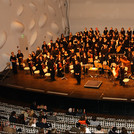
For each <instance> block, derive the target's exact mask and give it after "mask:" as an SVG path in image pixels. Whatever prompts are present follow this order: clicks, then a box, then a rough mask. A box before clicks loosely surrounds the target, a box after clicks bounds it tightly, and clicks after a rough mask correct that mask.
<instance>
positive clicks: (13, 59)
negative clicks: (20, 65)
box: [10, 52, 17, 74]
mask: <svg viewBox="0 0 134 134" xmlns="http://www.w3.org/2000/svg"><path fill="white" fill-rule="evenodd" d="M16 60H17V59H16V56H15V55H14V52H11V56H10V61H11V62H12V70H13V73H14V74H17V64H16Z"/></svg>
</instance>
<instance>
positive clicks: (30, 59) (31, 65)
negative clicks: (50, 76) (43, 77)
mask: <svg viewBox="0 0 134 134" xmlns="http://www.w3.org/2000/svg"><path fill="white" fill-rule="evenodd" d="M27 63H28V66H29V68H30V74H31V75H32V74H33V73H34V72H33V69H32V67H33V66H34V64H33V61H32V56H31V54H29V56H28V58H27Z"/></svg>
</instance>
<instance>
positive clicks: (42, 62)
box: [38, 56, 45, 77]
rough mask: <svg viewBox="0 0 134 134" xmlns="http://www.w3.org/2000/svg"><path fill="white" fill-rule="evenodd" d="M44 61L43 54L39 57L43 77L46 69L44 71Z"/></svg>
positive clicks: (39, 66)
mask: <svg viewBox="0 0 134 134" xmlns="http://www.w3.org/2000/svg"><path fill="white" fill-rule="evenodd" d="M44 65H45V64H44V61H43V58H42V56H40V57H39V61H38V68H39V70H40V76H41V77H44V71H43V68H44Z"/></svg>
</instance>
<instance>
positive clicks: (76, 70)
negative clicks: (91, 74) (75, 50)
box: [74, 60, 81, 85]
mask: <svg viewBox="0 0 134 134" xmlns="http://www.w3.org/2000/svg"><path fill="white" fill-rule="evenodd" d="M74 75H75V78H76V80H77V85H80V84H81V65H80V64H79V62H78V61H77V60H76V61H75V65H74Z"/></svg>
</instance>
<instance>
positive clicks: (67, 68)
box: [65, 57, 70, 73]
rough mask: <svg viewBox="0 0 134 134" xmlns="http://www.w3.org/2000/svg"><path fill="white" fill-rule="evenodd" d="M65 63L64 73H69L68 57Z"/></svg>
mask: <svg viewBox="0 0 134 134" xmlns="http://www.w3.org/2000/svg"><path fill="white" fill-rule="evenodd" d="M65 62H66V63H65V73H69V64H70V57H67V58H66V60H65Z"/></svg>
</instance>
